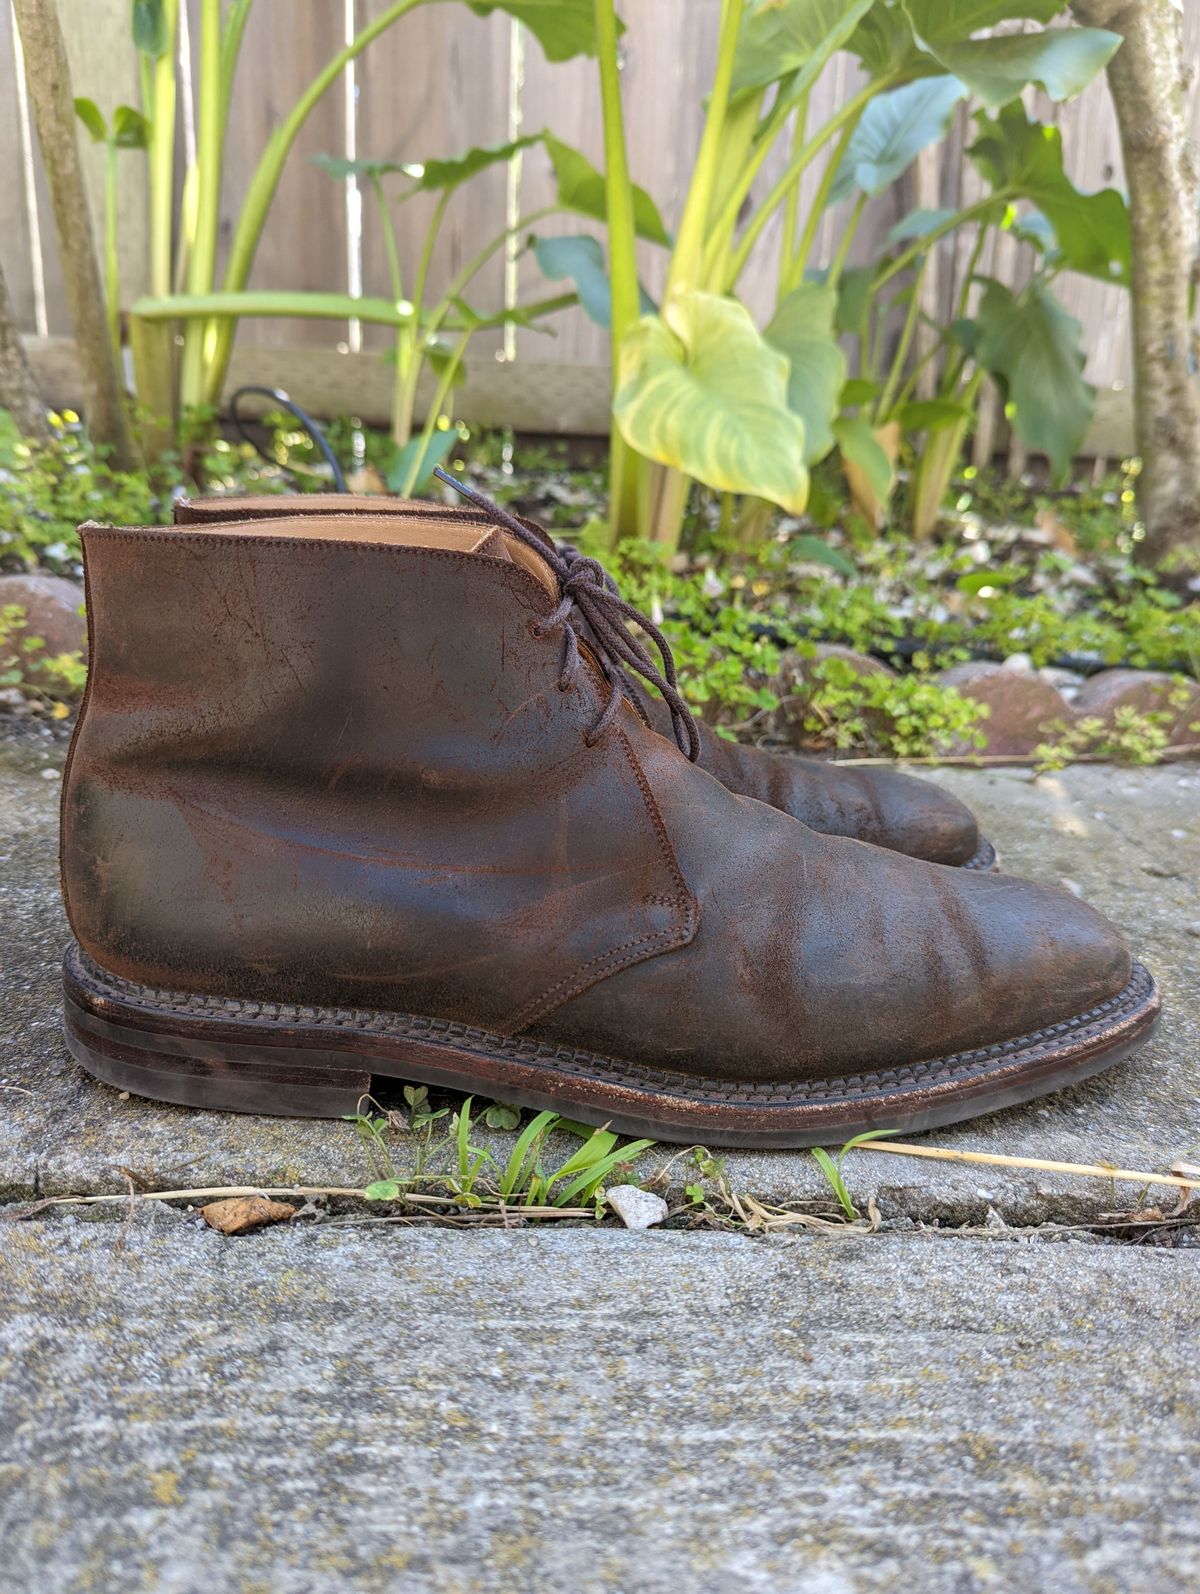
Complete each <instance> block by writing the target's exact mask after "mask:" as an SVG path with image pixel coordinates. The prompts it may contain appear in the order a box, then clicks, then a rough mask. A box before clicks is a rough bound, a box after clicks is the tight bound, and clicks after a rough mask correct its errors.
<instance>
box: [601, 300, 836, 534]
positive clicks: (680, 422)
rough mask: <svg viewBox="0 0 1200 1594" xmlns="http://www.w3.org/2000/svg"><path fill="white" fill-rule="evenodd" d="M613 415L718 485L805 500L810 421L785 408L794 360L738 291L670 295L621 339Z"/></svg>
mask: <svg viewBox="0 0 1200 1594" xmlns="http://www.w3.org/2000/svg"><path fill="white" fill-rule="evenodd" d="M613 415H614V417H615V419H616V422H617V425H618V426H619V428H620V430H621V435H622V436H623V437H624V438H625V441H626V442H627V443H628V444H629V445H630V447H631V448H635V449H636V450H637V451H638V453H640V454H644V455H646V456H647V458H649V459H653V460H657V461H658V462H659V463H660V464H662V465H671V466H674V467H675V469H677V470H681V471H683V472H684V473H685V474H686V475H688V476H694V477H695V478H696V480H697V481H701V482H703V483H704V484H705V485H706V486H708V487H712V488H715V489H716V490H717V491H720V492H734V493H753V494H755V495H756V496H757V497H759V498H766V499H769V500H770V501H771V502H772V503H775V504H779V505H780V507H781V508H783V509H786V510H789V511H790V512H791V513H793V514H799V513H800V511H801V510H802V509H803V508H804V506H805V503H806V502H807V499H808V471H807V468H806V467H805V463H804V454H805V445H804V423H803V421H802V420H801V419H800V417H799V416H798V415H796V414H794V413H793V412H792V410H791V409H790V408H789V407H788V362H787V359H786V357H785V356H784V355H782V354H781V353H780V352H779V351H778V350H777V349H774V348H772V347H771V345H770V344H769V343H768V342H767V341H766V340H765V338H763V336H762V335H761V333H760V332H759V331H758V329H757V328H756V327H755V325H754V322H753V321H752V320H751V319H750V315H749V312H748V311H747V310H746V309H745V307H744V306H743V305H740V304H738V303H737V301H736V300H733V299H725V298H722V297H720V296H719V295H717V294H713V293H701V292H699V291H698V290H696V289H682V290H678V291H676V292H675V293H673V294H672V295H671V296H670V298H668V300H667V302H666V304H665V305H664V306H663V309H662V313H661V314H660V315H657V316H643V318H642V319H641V320H640V321H638V322H637V323H636V324H635V325H634V326H633V327H631V328H630V330H629V332H627V333H626V335H625V338H624V340H623V342H622V344H621V356H620V366H619V373H618V380H617V392H616V397H615V398H614V400H613Z"/></svg>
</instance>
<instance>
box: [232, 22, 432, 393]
mask: <svg viewBox="0 0 1200 1594" xmlns="http://www.w3.org/2000/svg"><path fill="white" fill-rule="evenodd" d="M427 3H428V0H397V3H396V4H395V5H391V6H389V7H388V8H387V10H386V11H382V12H380V14H379V16H378V17H376V18H375V20H374V22H371V23H369V24H368V25H367V26H366V27H365V28H363V29H362V30H361V31H360V32H359V33H358V34H356V35H355V37H354V38H353V39H352V40H351V42H350V43H349V44H347V45H346V46H345V47H344V48H343V49H341V50H339V51H338V53H337V54H336V55H335V56H333V57H332V58H331V59H330V60H329V61H328V62H327V63H326V64H325V66H324V67H323V68H322V69H321V71H320V72H318V73H317V75H316V77H315V78H313V80H312V82H311V83H310V84H309V85H308V87H307V88H306V89H305V91H304V93H303V94H301V96H300V98H299V99H298V100H297V101H296V103H295V105H293V107H292V109H291V110H290V111H289V112H288V114H287V116H286V117H284V119H283V121H282V122H281V123H280V125H279V126H278V127H277V128H276V129H275V132H274V133H273V134H272V135H271V139H270V142H269V143H268V145H267V147H266V149H265V150H264V151H263V154H262V158H261V159H260V160H259V163H258V165H257V167H256V168H255V171H254V176H253V177H252V178H251V180H250V187H249V189H248V190H247V192H246V198H245V200H244V201H243V203H242V209H241V212H240V214H239V216H238V222H237V227H236V228H235V229H234V235H233V243H232V245H231V247H230V251H229V264H228V266H227V267H226V270H225V287H226V288H227V289H229V290H230V291H232V292H236V291H238V290H239V289H241V288H244V287H245V285H246V282H247V280H248V278H249V276H250V268H251V267H252V266H253V264H254V256H255V253H256V251H257V249H258V241H259V239H260V238H261V237H262V230H263V227H264V226H265V224H266V219H267V211H268V210H269V209H270V206H271V201H272V199H274V197H275V190H276V188H277V187H278V186H279V178H280V174H281V172H282V171H283V163H284V161H285V160H286V159H287V155H288V151H289V150H290V149H291V147H292V145H293V144H294V143H295V141H296V135H297V134H298V133H299V131H300V129H301V128H302V127H303V126H304V123H305V121H306V120H307V118H308V116H309V113H310V112H311V111H312V109H313V107H314V106H315V105H316V104H317V102H318V101H319V100H320V99H321V98H322V97H323V96H324V95H325V94H326V93H327V92H328V90H329V89H330V88H332V87H333V85H334V84H335V83H336V82H337V80H338V78H339V77H340V76H341V73H342V70H343V68H344V67H345V66H346V65H347V64H348V63H349V62H351V61H353V60H354V59H355V58H356V57H357V56H359V55H361V54H362V52H363V51H364V50H365V49H366V47H367V46H368V45H369V44H371V43H372V42H373V41H374V40H375V39H377V38H378V37H379V35H380V34H381V33H384V32H385V31H386V30H387V29H388V28H390V27H391V25H392V24H393V22H398V21H399V20H400V18H401V17H402V16H404V15H406V13H408V12H409V11H413V10H415V9H416V7H417V6H419V5H424V4H427ZM233 335H234V326H233V323H232V322H230V321H224V322H222V324H221V325H220V326H219V327H218V329H217V335H216V338H215V340H214V347H213V350H212V355H211V358H210V360H209V362H208V370H207V373H206V378H205V389H204V400H205V402H206V403H210V404H215V403H216V402H217V401H218V400H219V398H220V396H221V389H222V388H223V386H224V385H225V373H226V370H227V369H228V366H229V355H230V351H231V349H232V347H233Z"/></svg>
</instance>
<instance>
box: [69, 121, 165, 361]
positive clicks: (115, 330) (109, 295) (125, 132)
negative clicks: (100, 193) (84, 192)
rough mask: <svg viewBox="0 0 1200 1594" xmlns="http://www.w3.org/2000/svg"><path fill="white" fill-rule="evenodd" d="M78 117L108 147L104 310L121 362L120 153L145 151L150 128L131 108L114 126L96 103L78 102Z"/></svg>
mask: <svg viewBox="0 0 1200 1594" xmlns="http://www.w3.org/2000/svg"><path fill="white" fill-rule="evenodd" d="M75 114H76V116H77V117H78V118H79V120H80V121H81V122H82V123H83V125H84V127H85V128H86V129H87V131H88V133H89V134H90V136H91V138H92V141H93V143H96V144H102V145H103V146H104V154H105V165H104V307H105V312H106V315H107V318H108V335H109V338H110V339H111V341H112V346H113V356H114V358H115V359H116V361H117V363H118V365H119V364H120V360H121V273H120V270H119V267H118V264H117V152H118V150H122V149H143V150H144V149H145V148H146V147H147V144H148V142H149V126H150V124H149V123H148V122H147V121H146V118H145V117H144V116H143V115H142V113H141V112H140V111H136V110H134V108H133V107H132V106H131V105H118V106H117V108H116V110H115V111H114V112H113V119H112V124H111V126H110V125H109V123H108V122H106V121H105V120H104V116H103V114H102V113H101V111H100V109H99V107H98V106H97V105H96V103H95V101H94V100H87V99H77V100H76V101H75Z"/></svg>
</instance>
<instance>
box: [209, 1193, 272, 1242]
mask: <svg viewBox="0 0 1200 1594" xmlns="http://www.w3.org/2000/svg"><path fill="white" fill-rule="evenodd" d="M200 1215H201V1217H202V1218H203V1219H204V1221H205V1223H207V1224H208V1225H209V1227H210V1228H213V1229H217V1230H219V1231H220V1233H221V1234H244V1233H245V1232H246V1231H247V1229H261V1228H262V1227H263V1226H264V1224H267V1223H286V1222H287V1220H288V1219H289V1218H293V1217H295V1215H296V1208H295V1207H292V1206H289V1205H288V1204H287V1202H286V1201H268V1200H267V1198H266V1196H234V1197H231V1198H230V1199H229V1200H227V1201H210V1202H209V1203H208V1205H207V1206H206V1207H201V1208H200Z"/></svg>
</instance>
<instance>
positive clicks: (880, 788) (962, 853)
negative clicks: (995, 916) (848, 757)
mask: <svg viewBox="0 0 1200 1594" xmlns="http://www.w3.org/2000/svg"><path fill="white" fill-rule="evenodd" d="M701 736H702V743H703V751H702V755H701V763H702V766H703V767H704V768H705V769H707V770H708V771H709V773H710V774H713V775H715V776H716V777H717V779H718V780H719V781H720V782H721V784H722V785H724V786H727V787H728V788H729V790H730V791H733V792H736V793H738V795H739V796H742V797H754V798H756V799H757V800H758V801H759V802H764V803H767V804H768V805H769V806H770V807H772V808H778V809H779V810H780V812H781V813H785V814H790V815H791V816H792V818H793V819H799V820H800V821H801V823H802V824H805V825H808V826H809V827H810V828H811V829H813V830H819V831H820V832H821V833H822V834H823V835H827V836H852V837H854V838H855V839H856V840H858V841H869V842H872V843H873V844H874V845H875V846H877V847H889V848H891V849H892V850H893V851H895V852H904V853H907V854H908V855H909V856H910V857H913V858H927V859H929V860H930V861H931V862H934V863H948V864H963V863H966V861H967V859H968V858H970V857H971V856H972V855H973V854H974V852H975V849H976V848H977V846H978V845H979V830H978V827H977V825H976V823H975V817H974V815H973V814H972V813H971V811H970V809H969V808H967V807H966V805H965V804H964V803H961V802H959V800H958V798H957V797H954V796H951V794H950V793H949V792H945V791H942V790H941V789H940V788H939V787H937V786H935V785H934V784H933V783H932V782H931V781H927V780H918V779H916V778H915V777H914V776H912V775H905V774H902V773H901V772H900V771H899V770H896V769H847V768H844V767H843V766H841V765H838V764H830V763H825V762H823V761H822V760H820V759H816V758H794V757H790V756H788V755H784V754H778V753H765V752H763V751H761V750H760V749H759V748H757V747H745V746H741V745H739V744H737V743H734V742H727V741H725V740H723V739H722V738H721V737H718V736H715V735H714V734H713V733H712V732H711V731H709V730H708V727H707V726H705V727H704V730H703V731H702V733H701Z"/></svg>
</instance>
